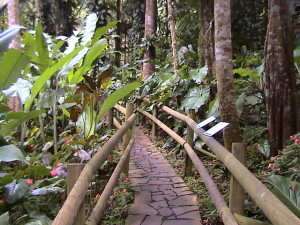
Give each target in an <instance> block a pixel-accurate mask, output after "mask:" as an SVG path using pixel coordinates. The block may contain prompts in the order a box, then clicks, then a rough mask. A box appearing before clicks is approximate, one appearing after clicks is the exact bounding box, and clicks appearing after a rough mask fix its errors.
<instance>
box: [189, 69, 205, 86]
mask: <svg viewBox="0 0 300 225" xmlns="http://www.w3.org/2000/svg"><path fill="white" fill-rule="evenodd" d="M207 72H208V67H207V66H204V67H202V68H199V69H192V70H190V72H189V74H190V76H191V77H192V79H193V80H194V81H195V82H196V83H197V84H201V83H202V81H203V80H204V78H205V77H206V75H207Z"/></svg>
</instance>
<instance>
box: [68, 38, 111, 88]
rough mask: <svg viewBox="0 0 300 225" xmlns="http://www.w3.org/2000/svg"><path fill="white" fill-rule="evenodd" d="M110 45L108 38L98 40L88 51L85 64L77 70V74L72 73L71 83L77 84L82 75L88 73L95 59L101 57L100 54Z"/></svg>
mask: <svg viewBox="0 0 300 225" xmlns="http://www.w3.org/2000/svg"><path fill="white" fill-rule="evenodd" d="M107 46H108V43H107V40H106V39H101V40H99V41H97V42H96V43H95V44H94V45H93V46H92V47H91V48H90V49H89V51H88V52H87V54H86V56H85V59H84V61H83V65H82V66H81V67H80V69H79V70H77V71H76V72H75V74H70V76H69V81H70V84H77V83H78V82H80V81H81V80H82V79H83V77H82V75H84V74H86V73H87V72H88V71H89V70H90V69H91V66H92V63H93V62H94V60H95V59H96V58H97V57H99V55H100V54H101V53H102V52H103V51H104V49H105V48H106V47H107Z"/></svg>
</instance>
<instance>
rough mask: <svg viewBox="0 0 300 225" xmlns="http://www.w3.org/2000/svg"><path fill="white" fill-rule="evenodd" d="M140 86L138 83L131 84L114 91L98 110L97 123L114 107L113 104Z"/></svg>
mask: <svg viewBox="0 0 300 225" xmlns="http://www.w3.org/2000/svg"><path fill="white" fill-rule="evenodd" d="M140 85H141V83H140V82H133V83H130V84H127V85H126V86H124V87H122V88H120V89H118V90H116V91H114V92H113V93H112V94H110V95H109V96H108V97H107V98H106V99H105V100H104V102H103V104H102V107H101V109H100V112H99V115H98V117H97V119H98V121H99V119H101V117H102V116H103V115H104V113H105V112H106V111H107V110H109V109H111V108H112V107H114V106H115V104H116V103H117V102H118V101H120V100H121V99H122V98H124V97H125V96H127V95H128V94H130V92H132V91H133V90H134V89H136V88H138V87H139V86H140Z"/></svg>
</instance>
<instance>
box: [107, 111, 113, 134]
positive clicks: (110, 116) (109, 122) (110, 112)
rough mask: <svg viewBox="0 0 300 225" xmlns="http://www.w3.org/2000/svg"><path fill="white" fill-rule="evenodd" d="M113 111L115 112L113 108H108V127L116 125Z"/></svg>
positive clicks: (111, 127)
mask: <svg viewBox="0 0 300 225" xmlns="http://www.w3.org/2000/svg"><path fill="white" fill-rule="evenodd" d="M113 113H114V111H113V108H111V109H110V110H108V114H107V122H108V129H113V127H114V115H113Z"/></svg>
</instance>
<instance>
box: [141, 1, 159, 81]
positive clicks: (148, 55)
mask: <svg viewBox="0 0 300 225" xmlns="http://www.w3.org/2000/svg"><path fill="white" fill-rule="evenodd" d="M156 20H157V0H146V10H145V34H144V35H145V38H146V39H147V40H151V39H153V37H154V35H155V33H156V28H157V24H156ZM154 59H155V47H154V45H153V44H150V46H149V47H148V48H147V49H146V50H145V52H144V60H146V62H144V63H143V80H146V79H147V78H148V77H149V76H150V75H152V74H153V73H154V72H155V65H154V64H153V63H151V62H149V61H150V60H154Z"/></svg>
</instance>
